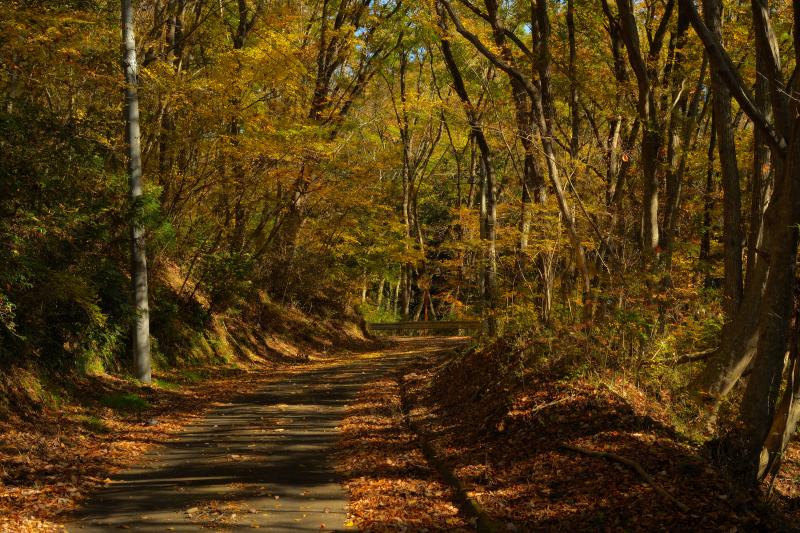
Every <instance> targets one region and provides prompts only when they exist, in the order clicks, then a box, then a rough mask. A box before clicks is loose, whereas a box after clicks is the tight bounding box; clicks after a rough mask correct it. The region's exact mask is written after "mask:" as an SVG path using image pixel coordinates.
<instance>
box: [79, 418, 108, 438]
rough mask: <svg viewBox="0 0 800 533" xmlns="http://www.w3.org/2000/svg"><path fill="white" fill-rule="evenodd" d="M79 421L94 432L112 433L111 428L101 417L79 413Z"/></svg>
mask: <svg viewBox="0 0 800 533" xmlns="http://www.w3.org/2000/svg"><path fill="white" fill-rule="evenodd" d="M77 421H78V422H80V424H81V425H82V426H83V427H84V428H86V429H87V430H89V431H91V432H92V433H96V434H107V433H111V428H110V427H108V425H107V424H106V423H105V421H103V420H102V419H101V418H98V417H96V416H92V415H79V416H78V417H77Z"/></svg>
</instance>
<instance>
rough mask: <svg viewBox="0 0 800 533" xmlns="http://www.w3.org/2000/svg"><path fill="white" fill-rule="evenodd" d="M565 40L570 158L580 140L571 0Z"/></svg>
mask: <svg viewBox="0 0 800 533" xmlns="http://www.w3.org/2000/svg"><path fill="white" fill-rule="evenodd" d="M566 18H567V40H568V41H569V66H568V69H569V114H570V126H571V134H570V139H569V154H570V156H571V157H572V158H576V157H578V143H579V141H580V129H581V114H580V105H579V103H578V71H577V65H576V63H577V61H578V53H577V49H576V46H575V6H574V2H573V0H567V17H566Z"/></svg>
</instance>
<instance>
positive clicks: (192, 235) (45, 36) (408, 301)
mask: <svg viewBox="0 0 800 533" xmlns="http://www.w3.org/2000/svg"><path fill="white" fill-rule="evenodd" d="M0 5H1V6H2V7H0V88H1V89H0V100H1V101H0V235H1V237H0V358H2V361H3V368H6V369H12V368H18V367H23V368H29V369H31V368H36V369H39V370H40V371H42V372H45V373H47V372H49V373H51V374H55V375H68V374H74V373H77V374H81V373H93V372H103V371H106V372H112V373H122V374H126V373H131V374H133V375H135V376H136V377H138V378H140V379H142V380H144V381H149V380H150V373H151V369H152V368H156V369H159V368H160V369H164V368H169V367H170V366H174V365H180V364H187V361H188V359H187V357H188V356H186V354H188V353H191V349H192V346H193V343H196V342H197V339H198V338H200V337H202V336H203V335H205V334H206V333H205V332H207V331H208V330H210V329H211V328H212V324H213V323H214V322H215V321H216V320H228V319H229V320H236V321H239V322H240V323H242V324H251V325H253V326H254V327H256V326H260V327H265V328H268V327H269V324H270V320H272V318H270V317H273V315H274V314H275V313H276V312H277V311H276V309H280V308H286V309H289V308H292V309H295V310H298V311H300V312H302V313H305V314H308V315H310V316H314V317H319V319H321V320H322V319H327V318H333V317H336V318H342V317H350V318H351V319H353V320H360V319H363V320H366V321H367V322H379V321H395V320H441V319H448V318H449V319H462V318H475V317H480V318H482V319H483V320H484V321H485V328H484V331H483V334H482V335H481V338H480V341H479V342H481V343H484V344H492V343H493V345H495V346H497V347H498V348H497V349H503V350H507V351H508V352H509V353H515V354H519V357H518V359H516V360H515V361H516V362H515V363H514V364H516V365H523V366H526V367H529V368H534V367H537V366H541V367H544V366H547V367H550V368H552V367H559V368H561V369H565V371H566V372H567V373H569V374H570V375H584V376H585V375H600V374H605V373H614V374H615V375H621V376H624V378H625V379H626V380H629V381H630V382H631V383H634V384H636V385H637V386H638V387H640V388H641V389H642V390H643V391H645V392H646V393H647V394H649V395H651V396H653V397H657V398H658V399H659V400H661V401H663V402H664V403H665V404H666V405H668V406H669V408H670V409H671V410H672V412H673V414H674V417H675V424H676V426H677V427H679V428H680V429H681V430H682V431H685V432H686V433H688V434H692V435H694V436H695V438H699V439H701V440H706V441H709V442H712V441H713V442H715V443H716V449H718V450H722V453H723V455H724V456H725V457H726V464H728V465H729V467H730V469H731V471H732V472H734V475H735V476H736V477H737V478H738V479H739V480H741V482H742V483H744V484H745V485H756V484H760V483H762V482H765V481H766V482H768V481H770V480H771V479H772V478H774V477H775V476H776V475H777V473H778V471H779V469H780V468H781V463H782V458H783V456H784V455H783V454H784V450H785V449H786V447H787V444H788V442H789V440H790V438H791V437H792V436H793V435H794V433H795V431H796V428H797V424H798V421H800V402H799V401H798V399H800V359H799V357H800V353H799V352H798V350H800V344H799V343H800V325H798V321H797V313H798V296H797V295H798V292H797V291H798V290H800V287H799V286H798V283H797V281H798V280H797V272H796V262H797V247H798V227H800V161H798V158H800V114H799V108H798V101H800V100H799V99H800V76H798V71H797V65H798V58H799V57H800V2H798V1H797V0H793V1H791V2H790V1H788V0H786V1H772V2H770V1H768V0H752V1H751V2H740V1H733V0H729V1H726V2H722V1H721V0H702V1H698V2H697V3H696V2H695V1H694V0H643V1H636V2H633V1H632V0H565V1H552V0H528V1H504V2H497V1H496V0H485V1H477V0H376V1H371V0H237V1H232V0H137V1H134V2H131V0H124V1H123V2H122V10H120V3H119V2H109V1H106V0H63V1H48V0H18V1H14V0H3V2H2V3H1V4H0ZM120 21H122V25H121V24H120ZM121 27H122V30H123V31H122V32H121ZM121 36H122V39H121ZM498 371H499V370H498ZM9 372H10V370H9Z"/></svg>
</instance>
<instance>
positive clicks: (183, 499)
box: [67, 337, 461, 532]
mask: <svg viewBox="0 0 800 533" xmlns="http://www.w3.org/2000/svg"><path fill="white" fill-rule="evenodd" d="M459 342H461V341H459V340H457V339H447V338H430V337H426V338H417V339H403V340H399V341H398V342H397V344H396V345H395V346H394V347H392V348H387V349H385V350H382V351H379V352H373V353H369V354H363V355H360V356H353V357H351V358H349V359H348V360H346V361H337V360H332V361H331V363H330V364H326V365H324V366H322V367H317V368H314V369H309V370H308V371H302V370H301V371H300V372H298V373H297V374H296V375H293V376H292V377H291V378H288V379H285V380H282V381H276V382H275V383H273V384H271V385H269V386H268V387H267V388H265V389H264V390H261V391H255V392H253V393H252V394H243V395H242V396H241V397H240V398H239V399H238V400H234V401H233V402H232V403H230V404H227V405H225V406H222V407H218V408H216V409H214V410H213V411H212V412H210V413H209V414H208V415H207V416H205V417H204V418H202V419H201V420H199V421H198V422H196V423H194V424H191V425H190V426H188V427H186V428H185V429H184V430H183V431H182V432H181V434H180V435H179V437H178V438H177V439H176V440H175V441H173V442H170V443H169V444H167V445H166V446H164V447H160V448H157V449H154V450H151V451H150V452H149V453H148V454H146V455H145V456H144V457H143V458H142V460H141V461H140V466H139V467H138V468H135V469H133V470H129V471H126V472H122V473H120V474H119V475H117V476H116V477H115V478H114V479H113V483H111V484H110V485H109V486H108V487H106V488H105V489H103V490H101V491H99V492H98V493H96V494H95V495H94V497H93V498H92V499H90V500H89V501H88V502H87V505H86V506H85V508H84V509H83V510H82V511H81V512H80V513H79V515H78V516H77V518H76V520H75V521H74V522H73V523H71V524H69V525H68V526H67V529H68V531H74V532H86V531H108V530H109V529H112V528H114V529H116V528H121V529H132V530H136V531H197V530H198V529H200V528H210V529H217V530H225V531H231V530H243V529H248V530H249V529H252V528H264V529H266V530H268V531H271V532H291V531H320V530H333V531H337V530H338V531H347V530H353V529H355V528H354V527H353V525H352V523H351V522H350V521H349V519H348V516H347V494H346V492H345V490H344V489H343V488H342V487H341V485H340V481H341V480H340V479H339V477H338V475H337V473H336V469H335V464H334V460H333V454H334V451H335V445H336V442H337V439H338V432H337V425H338V424H339V423H340V422H341V421H342V419H343V418H344V411H345V407H346V405H347V403H348V402H349V401H351V399H352V398H353V397H354V396H355V395H356V393H357V392H358V391H359V389H360V388H361V387H362V386H363V385H364V384H366V383H368V382H369V381H372V380H375V379H377V378H380V377H381V376H383V375H385V374H386V373H388V372H391V371H393V370H394V369H396V368H398V366H400V365H402V364H403V363H404V362H406V361H408V360H410V359H411V358H413V357H414V356H417V355H419V354H420V353H421V352H429V351H434V350H441V349H449V348H452V347H454V346H456V345H457V344H458V343H459ZM243 392H244V391H243Z"/></svg>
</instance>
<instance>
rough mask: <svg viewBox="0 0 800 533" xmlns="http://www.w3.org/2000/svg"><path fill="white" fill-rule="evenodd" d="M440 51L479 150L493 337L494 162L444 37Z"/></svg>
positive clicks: (487, 303)
mask: <svg viewBox="0 0 800 533" xmlns="http://www.w3.org/2000/svg"><path fill="white" fill-rule="evenodd" d="M437 9H438V11H439V23H440V25H441V27H442V28H443V29H444V28H445V16H444V12H443V11H442V9H443V6H442V5H441V4H440V3H437ZM441 49H442V55H443V57H444V60H445V64H446V65H447V69H448V71H449V72H450V76H451V78H452V79H453V86H454V89H455V91H456V94H458V97H459V99H460V100H461V103H462V104H463V106H464V111H465V112H466V114H467V120H468V121H469V124H470V128H471V130H472V136H473V138H474V139H475V142H476V144H477V145H478V149H479V150H480V169H481V171H482V175H483V180H482V182H481V185H482V186H481V240H482V241H483V242H484V248H485V251H483V252H482V253H483V254H485V255H484V256H483V257H484V260H483V261H482V265H483V276H482V283H483V295H484V298H483V300H484V306H485V315H486V321H487V325H488V330H489V331H488V333H489V335H490V336H492V337H494V336H495V335H497V309H496V307H497V251H496V243H495V240H496V229H495V226H496V219H497V205H496V204H497V203H496V196H495V195H496V190H495V182H494V165H493V163H492V155H491V149H490V148H489V143H488V141H487V140H486V135H485V134H484V131H483V126H482V125H481V123H480V119H479V117H478V114H477V113H476V110H475V107H474V106H473V104H472V101H471V100H470V97H469V93H467V90H466V86H465V84H464V79H463V77H462V76H461V71H460V70H459V68H458V64H457V63H456V62H455V58H454V57H453V52H452V50H451V48H450V41H449V39H447V38H446V37H443V38H442V40H441Z"/></svg>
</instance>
